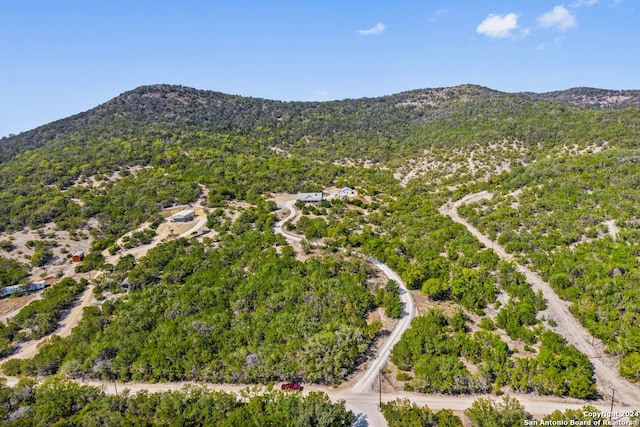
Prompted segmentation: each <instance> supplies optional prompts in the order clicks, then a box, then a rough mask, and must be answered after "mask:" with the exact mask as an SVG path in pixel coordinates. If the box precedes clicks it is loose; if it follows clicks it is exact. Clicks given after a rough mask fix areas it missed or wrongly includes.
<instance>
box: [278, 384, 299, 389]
mask: <svg viewBox="0 0 640 427" xmlns="http://www.w3.org/2000/svg"><path fill="white" fill-rule="evenodd" d="M280 390H302V387H300V384H298V383H284V384H282V385H281V386H280Z"/></svg>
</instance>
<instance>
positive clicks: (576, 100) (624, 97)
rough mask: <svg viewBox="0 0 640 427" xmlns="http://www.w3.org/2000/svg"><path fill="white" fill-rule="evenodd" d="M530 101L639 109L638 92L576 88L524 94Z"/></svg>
mask: <svg viewBox="0 0 640 427" xmlns="http://www.w3.org/2000/svg"><path fill="white" fill-rule="evenodd" d="M525 95H526V96H528V97H529V98H530V99H533V100H539V99H544V100H546V101H554V102H561V103H563V104H568V105H573V106H577V107H586V108H626V107H640V90H608V89H595V88H590V87H576V88H572V89H567V90H561V91H556V92H547V93H540V94H536V93H525Z"/></svg>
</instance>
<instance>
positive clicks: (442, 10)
mask: <svg viewBox="0 0 640 427" xmlns="http://www.w3.org/2000/svg"><path fill="white" fill-rule="evenodd" d="M447 12H448V11H447V9H445V8H440V9H438V10H436V11H435V12H434V13H433V15H431V18H430V19H429V22H431V23H433V22H436V21H437V20H438V19H440V17H441V16H442V15H446V14H447Z"/></svg>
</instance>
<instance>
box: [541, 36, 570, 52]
mask: <svg viewBox="0 0 640 427" xmlns="http://www.w3.org/2000/svg"><path fill="white" fill-rule="evenodd" d="M564 39H565V36H558V37H555V38H554V39H553V47H555V48H556V49H559V48H560V46H561V45H562V42H563V41H564ZM548 47H551V46H549V44H548V43H540V44H539V45H538V46H537V47H536V49H538V50H545V49H546V48H548Z"/></svg>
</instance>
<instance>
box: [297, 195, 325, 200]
mask: <svg viewBox="0 0 640 427" xmlns="http://www.w3.org/2000/svg"><path fill="white" fill-rule="evenodd" d="M296 200H301V201H303V202H321V201H322V193H298V195H297V196H296Z"/></svg>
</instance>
